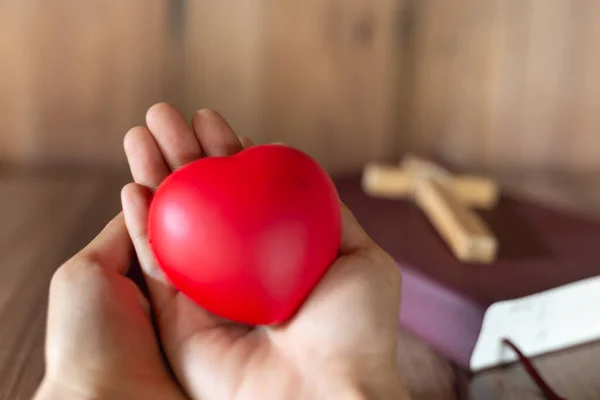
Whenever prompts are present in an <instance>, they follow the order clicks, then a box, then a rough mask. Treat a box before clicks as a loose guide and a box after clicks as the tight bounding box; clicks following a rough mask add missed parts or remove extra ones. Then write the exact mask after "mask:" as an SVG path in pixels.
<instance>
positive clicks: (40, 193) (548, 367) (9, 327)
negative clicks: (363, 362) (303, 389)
mask: <svg viewBox="0 0 600 400" xmlns="http://www.w3.org/2000/svg"><path fill="white" fill-rule="evenodd" d="M498 177H499V179H500V180H501V181H502V182H503V183H504V184H505V187H506V188H508V189H509V190H512V191H519V192H521V193H525V194H526V195H530V196H534V197H537V198H540V199H543V201H545V202H548V203H551V204H554V205H556V206H559V207H562V208H565V209H570V210H573V211H575V212H581V213H585V214H587V215H590V216H591V217H593V218H597V217H600V175H596V176H585V177H583V176H577V177H573V176H552V177H550V176H547V175H537V174H498ZM127 179H128V178H127V176H126V175H124V174H123V175H120V174H107V173H97V172H89V171H78V172H72V171H71V172H68V173H65V172H64V171H62V172H61V171H35V172H32V171H29V172H14V171H13V172H3V173H2V172H0V400H8V399H10V400H20V399H29V398H31V395H32V394H33V392H34V391H35V388H36V387H37V385H38V383H39V381H40V379H41V378H42V375H43V368H44V367H43V337H44V327H45V313H46V301H47V300H46V297H47V290H48V283H49V280H50V278H51V276H52V273H53V271H54V270H55V269H56V268H57V267H58V266H59V265H60V264H61V263H62V262H63V261H65V260H66V259H67V258H68V257H70V255H72V254H73V253H74V252H76V251H77V250H78V249H80V248H81V247H82V246H83V245H85V244H86V243H87V242H88V241H89V240H90V239H91V238H92V237H93V236H94V235H95V234H96V233H97V232H98V231H99V230H100V229H101V228H102V226H103V225H104V224H105V223H106V222H107V221H108V220H110V218H111V217H112V216H114V215H116V213H118V212H119V209H120V203H119V191H120V188H121V187H122V185H123V184H124V183H125V182H126V181H127ZM399 341H400V351H399V355H398V361H399V363H400V365H401V367H402V370H403V371H404V376H405V379H406V382H407V385H408V387H409V390H410V392H411V393H412V394H413V397H414V399H454V398H458V397H460V396H459V395H457V394H456V393H457V392H460V391H462V390H464V389H465V388H466V380H465V379H464V377H463V374H462V373H459V372H458V371H457V370H456V368H454V367H453V366H452V365H451V364H450V363H448V362H447V361H445V360H444V359H443V358H442V357H440V356H439V355H438V354H437V353H436V352H434V351H433V350H431V349H430V348H429V347H427V346H426V345H424V344H423V343H421V342H419V341H418V340H416V339H414V338H412V337H411V336H410V335H408V334H407V333H405V332H402V331H401V332H399ZM538 365H539V366H540V368H541V369H542V372H544V373H546V374H547V375H548V377H549V380H550V382H552V383H554V384H555V386H556V387H557V388H558V389H559V390H561V392H562V393H563V394H564V395H565V396H567V397H569V398H577V399H584V398H585V399H587V398H589V399H594V398H600V381H598V379H597V373H596V371H598V370H600V368H599V367H598V366H600V345H599V346H594V345H593V346H587V347H583V348H580V349H576V350H571V351H568V352H562V353H559V354H555V355H551V356H546V357H541V358H540V359H539V360H538ZM470 386H471V391H472V392H473V393H474V394H476V395H477V397H478V398H479V397H481V398H498V399H504V398H513V397H514V398H519V399H522V398H532V399H534V398H541V397H539V394H538V392H537V391H536V389H535V387H534V386H533V384H532V383H531V382H530V381H529V380H528V378H527V377H526V375H525V374H524V373H523V371H522V369H521V368H520V367H519V366H512V367H509V368H506V369H502V370H495V371H492V372H490V373H486V374H483V375H480V376H478V377H477V378H476V379H475V380H474V381H472V383H471V385H470Z"/></svg>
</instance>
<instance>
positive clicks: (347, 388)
mask: <svg viewBox="0 0 600 400" xmlns="http://www.w3.org/2000/svg"><path fill="white" fill-rule="evenodd" d="M327 386H328V390H327V393H326V396H324V397H323V398H343V399H348V400H388V399H394V400H407V399H408V396H407V394H406V391H405V390H404V384H403V382H402V379H401V377H400V375H399V374H396V373H390V374H380V375H378V376H369V377H361V378H351V379H344V380H342V381H338V382H337V383H335V382H331V381H330V382H329V384H328V385H327Z"/></svg>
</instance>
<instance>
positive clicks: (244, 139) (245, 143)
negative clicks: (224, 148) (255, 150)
mask: <svg viewBox="0 0 600 400" xmlns="http://www.w3.org/2000/svg"><path fill="white" fill-rule="evenodd" d="M240 143H241V144H242V147H243V148H244V149H247V148H248V147H252V146H254V142H253V141H252V139H250V138H249V137H246V136H240Z"/></svg>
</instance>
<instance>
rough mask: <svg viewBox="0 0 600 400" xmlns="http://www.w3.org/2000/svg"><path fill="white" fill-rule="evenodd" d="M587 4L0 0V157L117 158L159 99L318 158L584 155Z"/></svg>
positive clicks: (593, 5)
mask: <svg viewBox="0 0 600 400" xmlns="http://www.w3.org/2000/svg"><path fill="white" fill-rule="evenodd" d="M598 37H600V2H599V1H597V0H453V1H447V0H376V1H371V2H366V1H361V0H325V1H323V0H321V1H317V0H306V1H302V2H297V1H277V0H256V1H250V0H240V1H238V2H235V3H231V2H211V1H200V0H196V1H190V0H169V1H163V0H128V1H125V2H124V1H120V0H105V1H93V2H79V1H76V0H55V1H53V2H51V3H50V2H44V1H42V0H7V1H3V2H0V94H1V96H0V107H1V109H2V110H3V113H2V118H0V161H5V162H6V161H8V162H13V163H17V164H23V163H32V162H33V163H42V164H43V163H57V162H58V163H78V164H80V163H84V164H93V165H96V164H101V165H108V166H112V167H115V166H116V167H118V168H121V167H123V165H124V160H123V156H122V153H121V137H122V135H123V134H124V132H125V131H126V130H127V129H128V128H129V127H130V126H132V125H134V124H137V123H141V122H142V121H143V115H144V110H145V108H147V107H148V106H149V105H150V104H152V103H154V102H157V101H164V100H166V101H171V102H174V103H175V104H176V105H178V106H180V107H181V108H182V109H183V110H184V111H185V113H186V114H187V115H188V116H191V113H193V112H194V110H196V109H198V108H200V107H212V108H216V109H218V110H219V111H221V112H222V113H223V114H224V115H225V116H226V117H227V118H228V119H229V120H230V122H231V124H232V126H233V127H234V129H236V131H237V132H238V133H240V134H244V135H248V136H250V137H252V138H253V139H255V140H256V141H258V142H269V141H283V142H287V143H289V144H291V145H294V146H297V147H300V148H301V149H303V150H306V151H308V152H309V153H310V154H312V155H313V156H315V157H316V158H317V159H318V160H319V161H320V162H322V163H323V164H324V165H325V166H326V167H327V168H329V169H330V170H331V171H334V172H337V171H342V170H349V169H356V168H358V167H360V165H361V164H362V163H364V162H365V161H368V160H372V159H394V158H398V157H399V156H400V155H401V154H402V152H404V151H405V150H408V149H429V150H436V151H438V152H440V153H442V154H443V155H445V156H447V157H448V158H450V159H451V160H453V161H455V162H457V163H459V164H464V165H466V166H472V167H474V168H481V169H487V168H494V169H496V168H527V169H530V168H533V169H560V170H568V171H582V170H594V169H600V157H596V153H597V152H598V150H597V149H600V51H599V50H600V47H599V45H598V44H597V38H598Z"/></svg>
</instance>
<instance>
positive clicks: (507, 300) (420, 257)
mask: <svg viewBox="0 0 600 400" xmlns="http://www.w3.org/2000/svg"><path fill="white" fill-rule="evenodd" d="M335 183H336V186H337V188H338V191H339V194H340V197H341V199H342V201H343V202H344V203H345V204H346V205H347V206H348V207H349V208H350V209H351V210H352V212H353V213H354V215H355V216H356V218H357V219H358V221H359V222H360V224H361V225H362V226H363V228H364V229H365V231H366V232H367V233H368V234H369V235H370V236H371V238H372V239H373V240H374V241H375V242H377V243H378V244H379V245H380V246H381V247H382V248H383V249H384V250H385V251H387V252H388V253H389V254H390V255H391V256H392V257H393V258H394V259H395V260H396V262H397V264H398V265H399V267H400V268H401V270H402V276H403V283H402V302H401V313H400V324H401V325H402V326H403V327H404V328H405V329H407V330H409V331H411V332H412V333H414V334H415V335H416V336H418V337H420V338H421V339H422V340H424V341H426V342H427V343H429V344H430V345H431V346H433V347H434V348H436V349H437V350H438V351H440V352H441V353H442V354H444V355H445V356H446V357H448V358H449V359H451V360H453V361H454V362H455V363H457V364H458V365H459V366H461V367H463V368H465V369H466V370H469V371H471V372H478V371H480V370H483V369H487V368H491V367H494V366H496V365H499V364H504V363H507V362H511V361H514V360H516V359H517V357H516V355H515V353H514V352H513V351H512V350H511V349H510V348H508V347H507V346H505V345H503V342H502V341H503V339H509V340H510V341H512V342H513V343H514V344H516V345H517V346H518V347H519V348H520V349H521V350H522V351H523V352H524V353H525V354H526V355H528V356H535V355H540V354H543V353H547V352H551V351H556V350H560V349H564V348H567V347H571V346H575V345H578V344H582V343H585V342H590V341H593V340H596V339H598V338H600V318H598V316H599V314H598V311H597V310H598V304H600V277H598V275H600V223H598V222H596V221H594V220H589V219H586V218H584V217H582V216H577V215H574V214H570V213H567V212H562V211H560V210H557V209H553V208H551V207H545V206H542V205H540V204H537V203H534V202H531V201H527V200H524V199H520V198H517V197H511V196H508V195H502V196H501V198H500V200H499V202H498V204H497V206H496V207H494V208H493V209H490V210H485V211H478V212H479V213H480V215H481V216H482V218H483V219H484V220H485V221H486V222H487V224H488V226H489V227H490V229H491V231H492V232H493V233H494V235H495V236H496V237H497V239H498V244H499V247H498V256H497V260H496V261H495V262H493V263H492V264H466V263H462V262H460V261H458V260H457V259H456V258H455V257H454V255H453V254H452V253H451V251H450V250H449V249H448V247H447V245H446V244H445V243H444V241H443V240H442V239H441V237H440V236H439V234H438V232H437V231H436V230H435V229H434V228H433V226H432V225H431V224H430V223H429V221H428V220H427V217H426V216H425V215H424V213H423V212H422V211H421V210H420V209H419V207H417V206H416V205H415V204H414V203H412V202H411V201H400V200H389V199H381V198H375V197H371V196H369V195H367V194H366V193H365V192H364V191H363V190H362V188H361V178H360V176H358V175H356V176H349V177H341V178H338V179H336V180H335Z"/></svg>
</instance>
